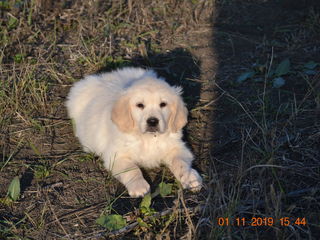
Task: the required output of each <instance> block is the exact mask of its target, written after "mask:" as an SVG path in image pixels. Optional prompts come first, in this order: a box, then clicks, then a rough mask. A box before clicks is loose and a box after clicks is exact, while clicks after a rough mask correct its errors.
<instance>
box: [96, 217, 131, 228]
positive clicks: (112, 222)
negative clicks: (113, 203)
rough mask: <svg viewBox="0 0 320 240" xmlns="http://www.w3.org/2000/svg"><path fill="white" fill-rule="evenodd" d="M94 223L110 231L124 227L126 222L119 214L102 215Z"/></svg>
mask: <svg viewBox="0 0 320 240" xmlns="http://www.w3.org/2000/svg"><path fill="white" fill-rule="evenodd" d="M96 223H97V224H99V225H101V226H103V227H105V228H107V229H108V230H110V231H114V230H118V229H120V228H123V227H125V226H126V224H127V223H126V220H125V219H124V218H123V217H122V216H121V215H119V214H111V215H107V216H105V215H102V216H100V217H99V218H98V219H97V220H96Z"/></svg>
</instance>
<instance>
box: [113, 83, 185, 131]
mask: <svg viewBox="0 0 320 240" xmlns="http://www.w3.org/2000/svg"><path fill="white" fill-rule="evenodd" d="M180 94H181V88H178V87H170V86H169V85H168V84H167V83H166V82H164V81H162V80H159V79H154V78H147V79H142V80H140V81H138V82H137V83H135V84H134V85H132V86H130V87H129V88H128V89H127V91H126V93H125V94H124V95H123V96H121V97H120V98H119V99H118V101H117V102H116V104H115V105H114V108H113V109H112V116H111V118H112V121H113V122H114V123H115V124H116V125H117V126H118V128H119V129H120V130H121V131H123V132H139V133H141V134H148V133H151V134H155V133H159V134H162V133H165V132H167V131H170V132H177V131H178V130H180V129H181V128H183V127H184V126H185V125H186V123H187V115H188V111H187V109H186V107H185V106H184V103H183V101H182V99H181V96H180Z"/></svg>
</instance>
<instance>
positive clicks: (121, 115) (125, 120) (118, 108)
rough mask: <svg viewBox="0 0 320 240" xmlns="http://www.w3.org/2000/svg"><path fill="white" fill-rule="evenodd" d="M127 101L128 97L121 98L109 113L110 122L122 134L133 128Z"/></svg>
mask: <svg viewBox="0 0 320 240" xmlns="http://www.w3.org/2000/svg"><path fill="white" fill-rule="evenodd" d="M129 99H130V97H129V95H123V96H121V97H120V98H119V99H118V100H117V101H116V103H115V104H114V106H113V108H112V112H111V120H112V121H113V122H114V123H115V124H116V125H117V127H118V128H119V129H120V130H121V131H122V132H130V131H131V130H132V129H133V128H134V121H133V118H132V114H131V107H130V103H129Z"/></svg>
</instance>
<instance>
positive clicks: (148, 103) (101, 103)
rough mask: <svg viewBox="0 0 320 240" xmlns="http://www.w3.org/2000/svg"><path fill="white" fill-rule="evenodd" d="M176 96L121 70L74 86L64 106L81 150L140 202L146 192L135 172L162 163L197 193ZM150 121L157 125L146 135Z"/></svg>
mask: <svg viewBox="0 0 320 240" xmlns="http://www.w3.org/2000/svg"><path fill="white" fill-rule="evenodd" d="M180 94H181V88H180V87H170V86H169V85H168V84H167V83H166V82H165V81H164V80H163V79H161V78H159V77H157V76H156V74H155V73H154V72H153V71H150V70H149V71H147V70H143V69H140V68H123V69H121V70H118V71H114V72H111V73H104V74H100V75H91V76H87V77H85V78H84V79H83V80H81V81H79V82H77V83H75V84H74V86H73V87H72V88H71V90H70V93H69V95H68V100H67V102H66V105H67V108H68V112H69V116H70V118H72V119H73V120H74V121H75V125H76V126H75V132H76V136H77V137H78V138H79V140H80V142H81V144H82V145H83V147H84V150H85V151H87V152H94V153H96V154H98V155H100V156H102V158H103V161H104V164H105V167H106V168H107V169H109V170H110V171H111V172H112V174H113V176H114V177H116V178H117V179H118V180H119V181H120V182H122V183H123V184H124V185H125V186H126V188H127V189H128V192H129V195H130V196H133V197H139V196H143V195H144V194H146V193H147V192H149V190H150V186H149V184H148V183H147V182H146V180H145V179H144V178H143V176H142V173H141V170H140V169H139V167H144V168H153V167H157V166H159V165H160V164H165V165H166V166H167V167H168V168H169V169H170V170H171V171H172V173H173V174H174V176H175V177H176V178H177V179H178V180H179V181H180V182H181V184H182V186H183V187H184V188H191V189H192V190H199V189H200V188H201V177H200V176H199V174H198V173H197V171H196V170H194V169H192V168H191V162H192V160H193V155H192V153H191V152H190V150H189V149H188V148H187V147H186V146H185V144H184V142H183V141H182V140H181V137H182V132H181V129H182V128H183V127H184V126H185V124H186V123H187V109H186V107H185V106H184V103H183V101H182V98H181V96H180ZM161 103H164V104H162V105H161ZM139 104H140V105H139ZM141 104H142V105H143V108H142V107H141V106H142V105H141ZM163 105H165V106H163ZM139 106H140V107H139ZM150 117H154V118H157V119H158V120H159V124H158V130H157V131H155V132H150V131H148V126H147V125H148V124H147V119H148V118H150Z"/></svg>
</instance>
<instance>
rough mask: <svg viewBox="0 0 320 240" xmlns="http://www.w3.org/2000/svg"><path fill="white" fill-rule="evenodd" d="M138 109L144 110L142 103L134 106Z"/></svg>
mask: <svg viewBox="0 0 320 240" xmlns="http://www.w3.org/2000/svg"><path fill="white" fill-rule="evenodd" d="M136 106H137V107H138V108H141V109H144V105H143V103H137V105H136Z"/></svg>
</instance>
